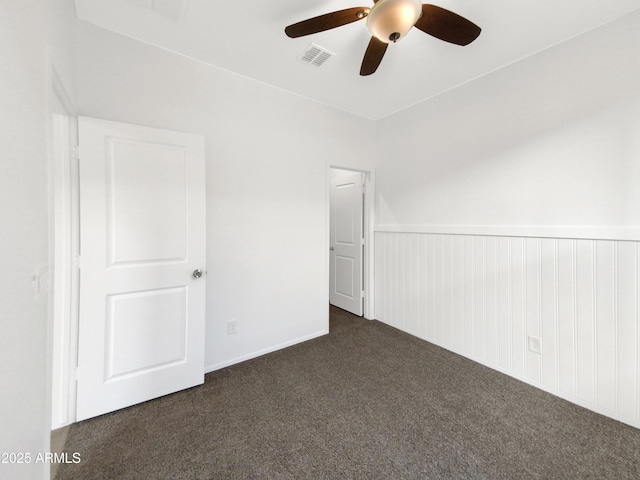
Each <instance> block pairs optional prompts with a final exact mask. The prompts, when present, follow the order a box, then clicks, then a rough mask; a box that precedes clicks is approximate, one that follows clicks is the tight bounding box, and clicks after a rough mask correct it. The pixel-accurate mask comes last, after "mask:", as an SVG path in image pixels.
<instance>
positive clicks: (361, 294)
mask: <svg viewBox="0 0 640 480" xmlns="http://www.w3.org/2000/svg"><path fill="white" fill-rule="evenodd" d="M360 298H364V290H362V291H361V292H360Z"/></svg>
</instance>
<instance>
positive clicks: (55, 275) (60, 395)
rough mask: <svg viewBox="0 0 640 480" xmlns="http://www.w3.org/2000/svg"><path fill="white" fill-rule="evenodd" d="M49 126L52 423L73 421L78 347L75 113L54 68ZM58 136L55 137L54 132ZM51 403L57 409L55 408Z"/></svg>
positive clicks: (77, 213) (55, 426)
mask: <svg viewBox="0 0 640 480" xmlns="http://www.w3.org/2000/svg"><path fill="white" fill-rule="evenodd" d="M51 83H52V89H51V112H50V127H49V135H50V141H49V155H50V175H49V176H50V192H51V193H50V204H51V207H50V216H51V220H50V232H51V233H50V238H51V244H52V250H51V265H52V268H51V270H52V272H51V286H52V288H51V297H50V298H51V300H50V301H51V305H50V308H51V311H52V317H53V320H52V327H51V330H52V331H51V336H50V340H49V348H50V352H51V353H50V355H51V371H50V375H51V377H50V378H51V389H50V394H51V399H50V400H51V403H50V404H49V405H50V408H51V425H50V427H51V429H57V428H61V427H64V426H67V425H70V424H72V423H74V422H75V420H76V416H75V411H76V397H75V390H76V389H75V385H76V371H77V352H78V319H79V317H78V301H79V278H78V275H79V271H78V265H77V259H78V255H79V238H80V236H79V232H80V217H79V205H80V203H79V193H80V189H79V183H78V148H77V146H78V116H77V111H76V109H75V106H74V104H73V102H72V101H71V99H70V98H69V95H68V94H67V91H66V89H65V88H64V85H63V84H62V82H61V80H60V78H59V77H58V75H57V74H56V72H55V70H53V74H52V82H51ZM56 136H57V138H56ZM54 409H55V410H56V413H54Z"/></svg>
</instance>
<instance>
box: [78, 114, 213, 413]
mask: <svg viewBox="0 0 640 480" xmlns="http://www.w3.org/2000/svg"><path fill="white" fill-rule="evenodd" d="M79 130H80V132H79V134H80V162H79V163H80V212H81V213H80V215H81V216H80V251H81V256H80V319H79V351H78V398H77V415H76V419H77V420H84V419H86V418H90V417H94V416H96V415H101V414H104V413H107V412H111V411H113V410H117V409H120V408H124V407H127V406H130V405H134V404H136V403H140V402H144V401H146V400H150V399H152V398H156V397H159V396H162V395H166V394H169V393H172V392H175V391H178V390H182V389H185V388H189V387H192V386H195V385H199V384H201V383H203V381H204V304H205V279H204V276H202V277H201V278H196V276H197V274H196V275H194V271H195V270H201V271H202V272H203V275H204V271H205V184H204V178H205V177H204V168H205V162H204V139H203V138H202V137H201V136H198V135H189V134H184V133H179V132H170V131H165V130H157V129H152V128H148V127H141V126H136V125H128V124H122V123H116V122H109V121H105V120H98V119H93V118H83V117H81V118H80V119H79Z"/></svg>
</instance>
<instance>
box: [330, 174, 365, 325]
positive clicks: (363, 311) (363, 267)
mask: <svg viewBox="0 0 640 480" xmlns="http://www.w3.org/2000/svg"><path fill="white" fill-rule="evenodd" d="M331 170H346V171H349V172H356V173H362V174H363V178H364V211H363V222H364V228H363V229H364V252H363V255H362V273H363V278H362V289H363V290H364V299H363V302H362V315H363V317H364V318H366V319H367V320H375V318H376V317H375V311H374V305H375V302H374V291H373V286H374V285H375V284H374V277H373V274H374V272H373V254H374V245H373V241H374V240H373V239H374V232H373V226H374V225H373V224H374V221H373V220H374V218H375V216H374V213H375V210H374V207H375V202H374V198H375V191H374V187H375V171H374V170H362V169H359V168H351V167H343V166H341V165H331V164H330V165H329V166H328V167H327V172H326V174H327V179H326V221H327V223H326V225H327V232H326V235H325V242H326V248H325V252H326V253H325V262H326V283H325V284H326V292H327V293H326V295H327V304H329V283H330V262H331V256H330V253H331V252H330V250H329V247H330V246H331V228H330V223H331V221H330V215H331Z"/></svg>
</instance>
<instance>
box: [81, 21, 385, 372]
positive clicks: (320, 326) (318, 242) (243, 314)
mask: <svg viewBox="0 0 640 480" xmlns="http://www.w3.org/2000/svg"><path fill="white" fill-rule="evenodd" d="M81 27H82V28H81V29H80V42H79V44H80V49H79V62H78V85H79V92H80V94H79V102H78V105H79V111H80V113H81V114H82V115H86V116H93V117H99V118H105V119H109V120H116V121H121V122H128V123H136V124H142V125H148V126H152V127H159V128H166V129H173V130H179V131H187V132H192V133H199V134H203V135H204V136H205V138H206V155H207V180H206V184H207V228H208V231H207V235H208V238H207V257H208V259H207V270H208V275H207V325H206V328H207V333H206V369H207V370H208V371H211V370H213V369H217V368H221V367H222V366H225V365H228V364H231V363H236V362H238V361H240V360H242V359H245V358H250V357H252V356H256V355H258V354H261V353H264V352H267V351H270V350H273V349H276V348H278V347H280V346H284V345H288V344H291V343H295V342H298V341H301V340H304V339H306V338H311V337H313V336H317V335H321V334H323V333H326V332H327V331H328V272H327V269H328V255H327V254H328V245H327V242H328V224H327V205H328V203H327V193H328V188H327V183H326V182H327V178H328V170H327V169H328V166H329V165H340V166H345V167H351V168H363V169H366V168H370V165H368V163H367V161H368V160H367V159H369V158H371V152H368V151H367V150H366V148H367V147H366V145H368V144H369V143H370V141H371V140H372V138H373V132H374V124H373V123H372V122H369V121H366V120H363V119H360V118H357V117H355V116H352V115H350V114H346V113H342V112H339V111H336V110H334V109H331V108H329V107H325V106H323V105H321V104H318V103H314V102H311V101H309V100H307V99H304V98H302V97H299V96H295V95H292V94H289V93H286V92H284V91H281V90H278V89H275V88H272V87H269V86H266V85H263V84H260V83H257V82H255V81H252V80H249V79H246V78H243V77H240V76H237V75H234V74H231V73H228V72H225V71H223V70H220V69H217V68H213V67H210V66H207V65H205V64H202V63H198V62H195V61H193V60H190V59H188V58H185V57H181V56H178V55H175V54H172V53H169V52H166V51H162V50H159V49H157V48H155V47H151V46H148V45H145V44H143V43H140V42H137V41H135V40H132V39H129V38H126V37H123V36H120V35H117V34H113V33H110V32H108V31H105V30H102V29H99V28H97V27H94V26H91V25H89V24H82V25H81ZM354 139H355V140H354ZM363 146H365V147H364V148H363ZM232 319H235V320H237V325H238V333H237V334H236V335H233V336H229V335H227V321H229V320H232Z"/></svg>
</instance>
